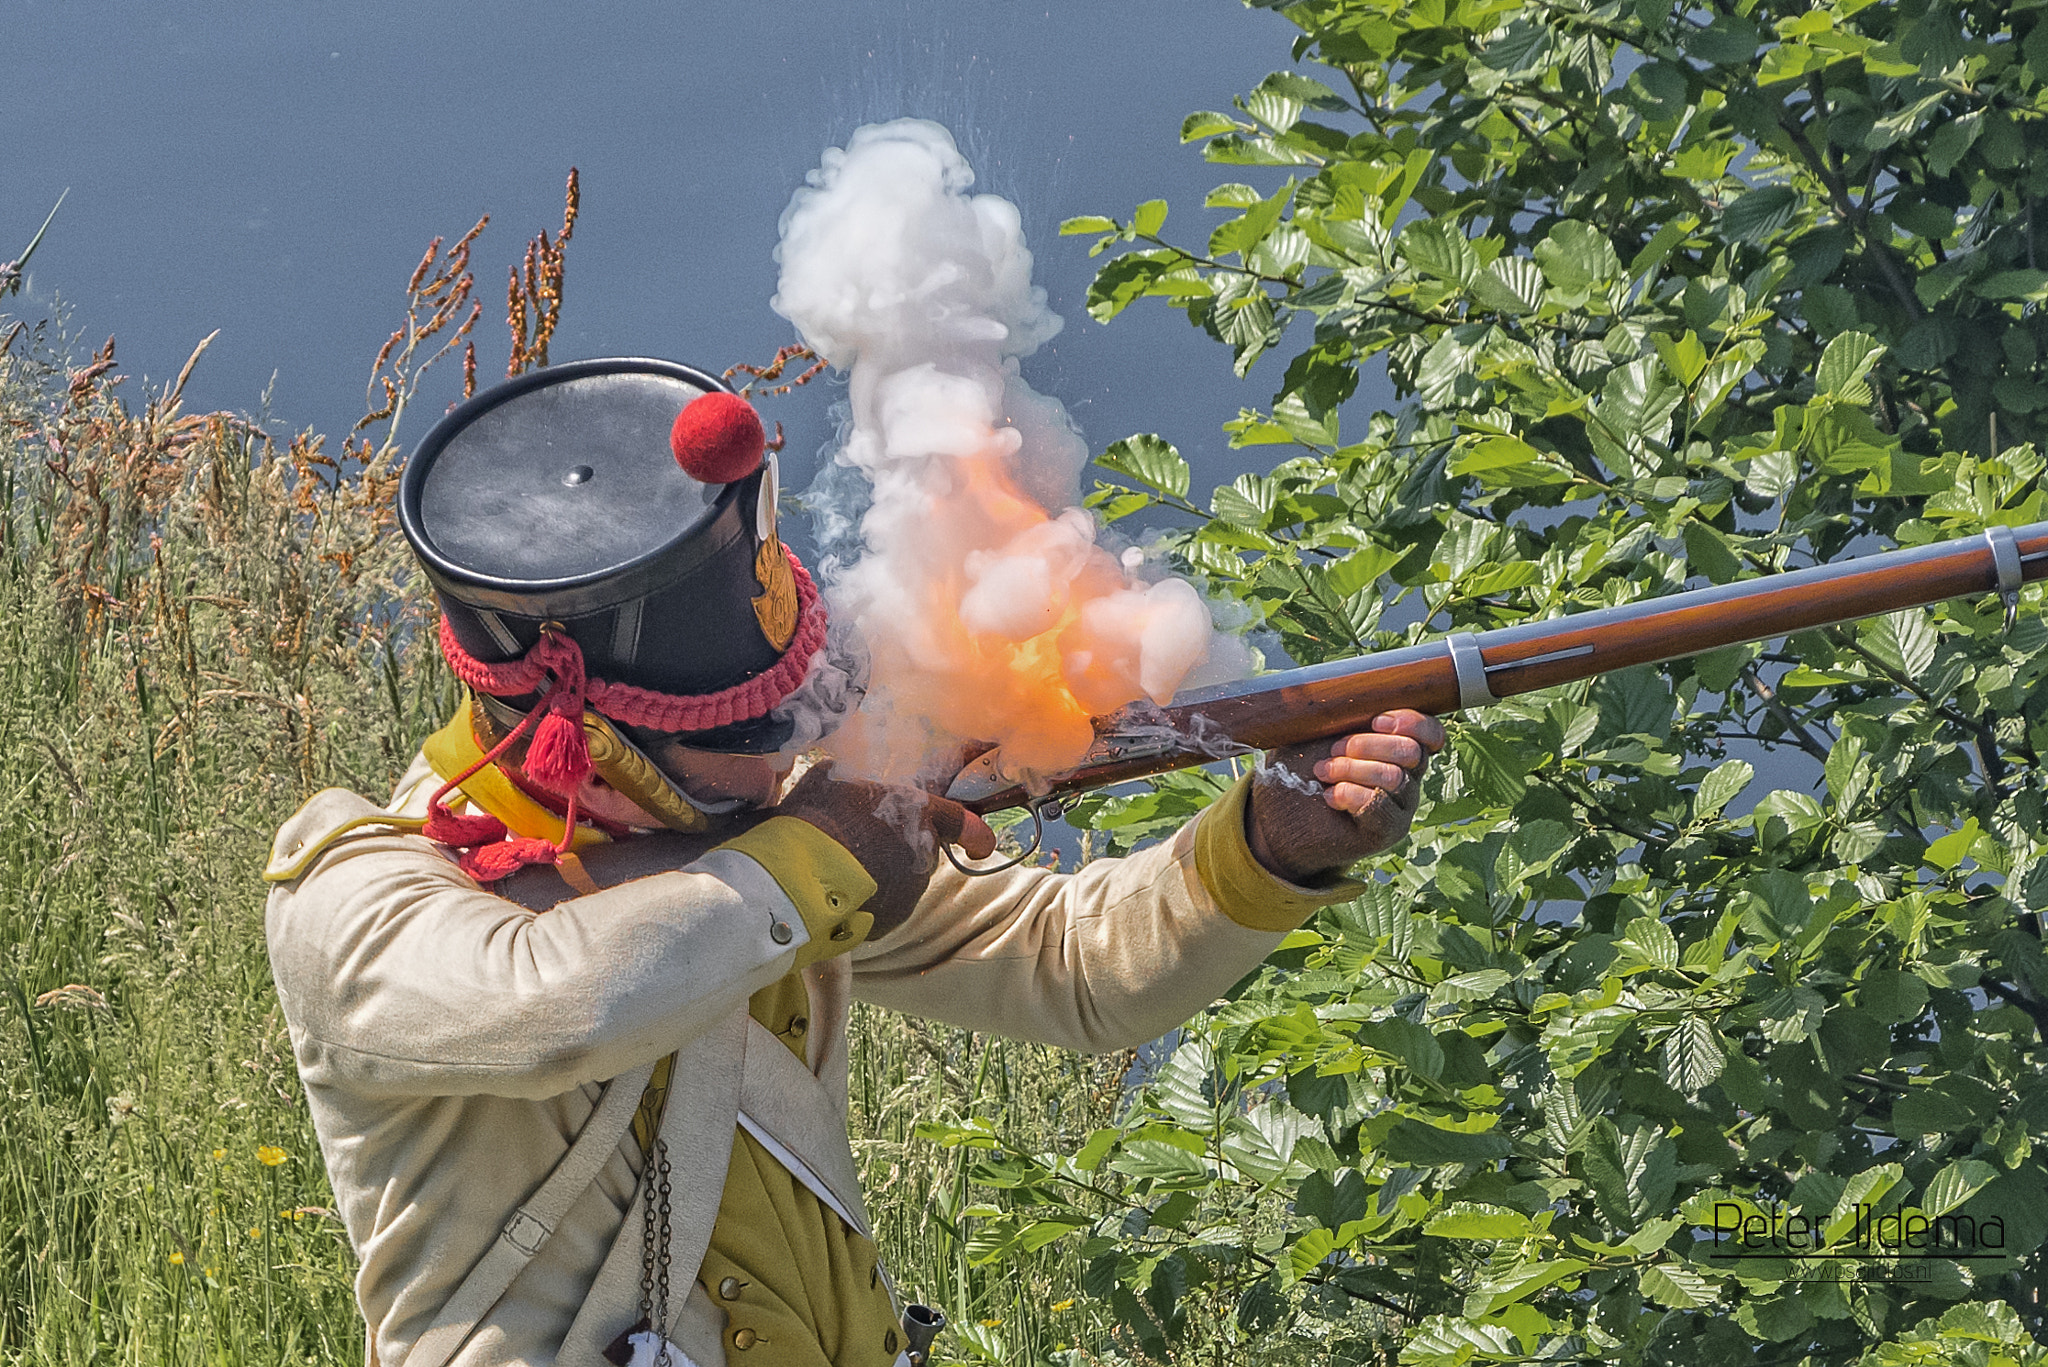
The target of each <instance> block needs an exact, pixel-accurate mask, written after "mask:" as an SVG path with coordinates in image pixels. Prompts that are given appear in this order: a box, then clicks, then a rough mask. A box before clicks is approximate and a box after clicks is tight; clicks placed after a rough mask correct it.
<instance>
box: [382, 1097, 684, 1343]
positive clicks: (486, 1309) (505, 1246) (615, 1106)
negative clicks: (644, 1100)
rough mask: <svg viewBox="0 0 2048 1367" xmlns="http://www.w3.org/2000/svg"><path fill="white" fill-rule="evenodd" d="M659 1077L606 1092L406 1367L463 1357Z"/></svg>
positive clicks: (430, 1328) (592, 1178)
mask: <svg viewBox="0 0 2048 1367" xmlns="http://www.w3.org/2000/svg"><path fill="white" fill-rule="evenodd" d="M653 1072H654V1065H653V1064H651V1063H649V1064H646V1065H644V1066H642V1067H639V1068H635V1069H634V1070H633V1071H632V1072H630V1073H622V1074H620V1075H619V1076H618V1077H615V1078H613V1079H612V1080H611V1081H610V1082H607V1083H606V1084H605V1086H604V1094H603V1095H602V1096H600V1097H599V1098H598V1102H597V1106H596V1108H595V1109H594V1110H592V1111H591V1113H590V1118H589V1119H588V1120H585V1121H584V1122H583V1128H582V1129H581V1130H579V1131H578V1132H577V1135H576V1142H575V1143H573V1144H571V1145H570V1146H569V1151H568V1152H567V1153H565V1154H563V1155H562V1159H561V1161H560V1162H558V1163H556V1164H555V1170H554V1171H553V1172H551V1173H549V1174H548V1175H547V1180H546V1181H544V1182H542V1183H541V1184H540V1186H539V1188H538V1189H536V1190H535V1191H534V1193H533V1195H531V1196H529V1197H528V1198H527V1199H526V1201H525V1203H524V1204H522V1205H521V1206H520V1207H519V1209H518V1210H515V1211H513V1212H512V1218H511V1219H509V1220H507V1221H506V1222H505V1227H504V1228H503V1229H501V1230H499V1231H498V1237H497V1238H496V1239H493V1240H492V1241H491V1246H490V1247H489V1248H488V1249H486V1250H484V1255H483V1257H481V1258H479V1259H478V1260H477V1262H476V1265H475V1266H474V1267H472V1268H470V1269H469V1275H468V1276H466V1277H464V1278H463V1279H462V1285H461V1286H459V1287H457V1288H456V1289H455V1294H454V1295H452V1296H450V1297H449V1298H448V1301H447V1304H445V1305H443V1306H442V1307H441V1313H440V1314H438V1315H436V1316H435V1317H434V1322H433V1323H432V1324H431V1325H429V1326H428V1327H427V1331H426V1332H425V1333H423V1334H421V1335H420V1336H419V1338H417V1339H415V1340H414V1341H413V1345H412V1349H411V1351H410V1352H408V1353H407V1354H406V1355H405V1361H404V1363H403V1364H402V1367H447V1364H448V1363H449V1361H450V1360H451V1359H453V1358H454V1356H455V1355H456V1354H457V1353H458V1352H460V1351H461V1350H462V1345H463V1344H465V1343H467V1342H468V1341H469V1336H470V1335H471V1334H473V1333H475V1332H476V1327H477V1325H478V1324H480V1323H482V1321H483V1318H484V1316H486V1315H488V1314H490V1313H491V1311H492V1310H493V1309H494V1308H496V1306H497V1304H498V1302H499V1301H500V1300H501V1299H503V1298H504V1295H505V1292H506V1291H507V1289H509V1288H510V1287H511V1285H512V1282H513V1280H514V1279H515V1278H517V1277H518V1276H519V1274H520V1273H521V1272H522V1271H524V1270H525V1269H526V1265H527V1264H528V1263H530V1262H532V1261H533V1259H534V1256H535V1255H536V1254H538V1253H539V1252H540V1250H541V1246H542V1245H543V1244H545V1243H547V1241H548V1236H549V1235H551V1234H553V1233H554V1232H555V1226H556V1225H558V1224H560V1223H561V1222H562V1217H563V1216H565V1215H567V1214H568V1213H569V1207H570V1206H572V1205H574V1204H575V1203H576V1199H577V1198H578V1197H580V1196H581V1195H583V1193H584V1192H585V1191H587V1190H589V1188H590V1184H591V1183H592V1182H594V1181H596V1180H597V1174H598V1172H599V1171H600V1170H601V1169H602V1168H603V1167H604V1165H605V1164H606V1163H607V1162H608V1161H610V1159H611V1156H612V1154H613V1153H615V1152H616V1151H617V1150H618V1147H619V1141H620V1140H622V1139H624V1138H625V1135H626V1131H627V1129H628V1128H630V1127H631V1125H632V1123H633V1113H634V1111H635V1110H637V1109H638V1107H639V1105H640V1098H641V1094H642V1093H643V1092H645V1091H646V1088H647V1081H648V1078H649V1077H650V1076H651V1075H652V1073H653Z"/></svg>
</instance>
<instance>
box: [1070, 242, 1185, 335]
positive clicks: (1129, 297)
mask: <svg viewBox="0 0 2048 1367" xmlns="http://www.w3.org/2000/svg"><path fill="white" fill-rule="evenodd" d="M1167 269H1168V263H1167V262H1165V261H1161V260H1159V259H1157V258H1155V257H1154V256H1152V255H1151V254H1150V253H1148V252H1130V253H1127V254H1126V255H1123V256H1119V257H1116V258H1114V259H1112V260H1110V261H1108V262H1105V263H1104V264H1103V267H1102V269H1101V270H1099V271H1097V272H1096V273H1095V282H1094V283H1093V284H1091V285H1090V286H1089V287H1088V316H1089V317H1091V318H1093V319H1094V320H1095V321H1096V322H1098V323H1106V322H1108V321H1109V320H1110V319H1112V318H1114V317H1116V316H1117V315H1118V314H1119V313H1122V312H1123V311H1124V310H1125V309H1127V308H1129V307H1130V306H1131V304H1132V303H1133V302H1135V301H1136V300H1139V299H1142V298H1144V297H1145V294H1146V292H1147V291H1148V290H1150V289H1151V288H1152V286H1153V285H1154V284H1155V283H1156V282H1157V281H1158V279H1159V277H1160V276H1161V275H1163V274H1165V272H1166V271H1167Z"/></svg>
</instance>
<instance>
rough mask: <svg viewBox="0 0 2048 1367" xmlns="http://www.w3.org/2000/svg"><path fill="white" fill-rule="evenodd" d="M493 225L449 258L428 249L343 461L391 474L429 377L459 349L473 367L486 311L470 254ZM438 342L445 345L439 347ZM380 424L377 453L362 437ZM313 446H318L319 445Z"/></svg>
mask: <svg viewBox="0 0 2048 1367" xmlns="http://www.w3.org/2000/svg"><path fill="white" fill-rule="evenodd" d="M490 221H491V216H490V215H489V214H485V215H484V216H483V217H481V218H479V219H478V220H477V221H476V226H475V227H473V228H471V229H470V230H469V231H468V232H466V233H464V234H463V235H462V236H461V237H460V238H459V239H457V240H456V242H455V245H454V246H452V247H450V248H448V249H447V251H445V252H444V251H442V250H441V242H442V239H441V238H438V237H437V238H435V239H434V240H433V241H432V242H430V243H428V244H427V251H426V255H424V256H422V257H421V258H420V264H419V265H418V266H416V267H415V268H414V269H413V273H412V278H411V279H410V280H408V281H406V285H405V298H406V308H405V321H404V322H402V323H401V324H399V326H398V327H397V329H396V330H394V331H393V332H392V334H391V336H390V338H389V339H388V340H386V341H385V343H384V346H383V348H382V349H381V350H380V351H378V353H377V359H376V360H375V361H374V362H372V363H371V365H370V382H369V387H368V390H367V392H366V396H365V405H364V406H365V407H366V408H367V409H368V411H367V412H365V413H364V414H363V416H362V417H361V418H360V419H358V420H357V422H356V425H355V426H354V427H353V428H351V429H350V437H351V439H350V441H349V442H346V443H344V444H343V448H342V454H343V455H344V456H353V457H355V458H356V459H358V460H360V461H361V462H362V463H363V464H364V465H365V466H369V467H377V468H379V469H381V470H384V471H385V472H386V473H388V468H389V466H390V465H391V464H392V462H393V461H394V460H395V458H396V457H397V454H398V449H399V447H398V440H399V436H398V434H399V426H400V420H401V419H402V418H403V417H404V415H405V409H406V405H407V404H408V403H410V402H411V400H412V398H413V396H414V395H415V394H417V393H418V392H419V387H420V382H421V380H423V379H424V378H425V377H426V373H427V371H428V370H429V369H430V368H432V366H433V365H434V363H435V362H436V361H439V360H440V359H441V358H442V357H444V356H446V355H448V353H449V352H451V351H454V350H455V349H456V348H458V347H463V348H465V351H464V355H465V364H466V365H467V364H470V363H469V362H468V350H467V347H468V342H469V335H470V333H471V332H472V331H473V330H474V329H475V327H476V321H477V319H478V318H479V317H481V316H482V314H483V305H482V303H480V302H478V301H476V300H473V299H471V298H470V294H471V292H472V291H473V290H474V289H475V288H476V276H475V273H474V272H472V271H471V270H470V268H469V253H470V248H471V246H472V245H473V244H474V243H475V242H476V239H477V235H478V234H480V233H482V232H483V230H484V227H485V225H486V224H488V223H489V222H490ZM436 338H439V339H440V340H439V341H438V342H436V341H435V339H436ZM379 423H382V424H384V435H383V439H382V440H381V441H380V442H378V443H377V444H376V446H375V447H374V449H373V448H372V446H371V443H370V439H369V438H368V437H367V436H364V435H361V434H362V433H365V432H367V431H368V430H369V429H371V428H373V427H375V426H377V424H379ZM314 442H315V444H316V445H317V442H318V439H317V438H315V439H314ZM329 464H330V465H331V462H329Z"/></svg>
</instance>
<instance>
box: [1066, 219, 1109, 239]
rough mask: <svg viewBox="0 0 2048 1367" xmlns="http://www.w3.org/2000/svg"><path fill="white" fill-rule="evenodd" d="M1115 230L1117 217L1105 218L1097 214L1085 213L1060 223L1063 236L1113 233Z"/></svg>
mask: <svg viewBox="0 0 2048 1367" xmlns="http://www.w3.org/2000/svg"><path fill="white" fill-rule="evenodd" d="M1115 231H1116V220H1115V219H1113V218H1103V217H1100V216H1099V215H1096V214H1083V215H1082V216H1081V217H1079V218H1069V219H1066V220H1064V221H1062V222H1061V224H1060V236H1061V237H1072V236H1074V235H1075V234H1076V233H1113V232H1115Z"/></svg>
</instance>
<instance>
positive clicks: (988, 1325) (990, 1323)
mask: <svg viewBox="0 0 2048 1367" xmlns="http://www.w3.org/2000/svg"><path fill="white" fill-rule="evenodd" d="M1001 1323H1002V1321H1001V1320H1000V1319H993V1320H983V1321H982V1322H981V1327H982V1328H984V1329H993V1328H995V1327H996V1326H997V1325H999V1324H1001Z"/></svg>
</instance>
